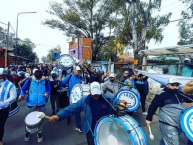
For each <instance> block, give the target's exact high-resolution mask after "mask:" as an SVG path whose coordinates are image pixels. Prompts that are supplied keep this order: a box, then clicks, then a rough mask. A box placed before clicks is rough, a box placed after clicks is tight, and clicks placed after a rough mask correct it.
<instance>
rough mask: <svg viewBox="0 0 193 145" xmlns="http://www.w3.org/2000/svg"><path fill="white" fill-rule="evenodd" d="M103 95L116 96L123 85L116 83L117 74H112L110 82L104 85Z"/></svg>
mask: <svg viewBox="0 0 193 145" xmlns="http://www.w3.org/2000/svg"><path fill="white" fill-rule="evenodd" d="M102 88H103V94H107V95H110V96H115V95H116V93H117V92H118V91H119V89H120V88H121V85H120V84H119V83H117V82H116V81H115V74H114V73H110V75H109V78H108V80H107V81H106V82H105V83H104V84H103V87H102Z"/></svg>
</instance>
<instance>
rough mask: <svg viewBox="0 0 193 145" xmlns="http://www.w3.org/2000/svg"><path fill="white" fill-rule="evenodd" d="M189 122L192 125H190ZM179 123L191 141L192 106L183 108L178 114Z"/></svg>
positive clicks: (192, 139)
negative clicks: (179, 114)
mask: <svg viewBox="0 0 193 145" xmlns="http://www.w3.org/2000/svg"><path fill="white" fill-rule="evenodd" d="M191 120H192V121H191ZM190 123H191V124H192V126H190ZM180 125H181V128H182V130H183V132H184V133H185V135H186V136H187V137H188V139H190V140H191V141H192V142H193V106H191V107H188V108H187V109H186V110H184V112H183V114H182V115H181V116H180Z"/></svg>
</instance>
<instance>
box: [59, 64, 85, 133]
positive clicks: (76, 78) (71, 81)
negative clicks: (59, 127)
mask: <svg viewBox="0 0 193 145" xmlns="http://www.w3.org/2000/svg"><path fill="white" fill-rule="evenodd" d="M80 71H81V69H80V67H79V66H76V67H75V69H74V71H72V72H71V73H70V74H69V75H67V76H66V77H65V78H64V79H63V80H62V81H61V77H60V81H61V83H60V86H68V91H67V96H68V98H69V97H70V93H71V91H72V88H73V87H74V85H75V84H84V79H83V78H82V77H81V76H80ZM69 100H70V99H69ZM68 103H69V101H68ZM70 118H71V117H69V118H68V119H67V125H70ZM75 121H76V128H75V130H77V131H79V132H81V133H82V129H81V116H80V112H77V113H75Z"/></svg>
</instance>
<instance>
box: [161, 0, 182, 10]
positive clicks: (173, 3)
mask: <svg viewBox="0 0 193 145" xmlns="http://www.w3.org/2000/svg"><path fill="white" fill-rule="evenodd" d="M176 2H177V3H178V2H179V1H175V2H173V3H170V4H168V5H166V6H164V7H162V8H161V9H164V8H166V7H168V6H170V5H172V4H174V3H176Z"/></svg>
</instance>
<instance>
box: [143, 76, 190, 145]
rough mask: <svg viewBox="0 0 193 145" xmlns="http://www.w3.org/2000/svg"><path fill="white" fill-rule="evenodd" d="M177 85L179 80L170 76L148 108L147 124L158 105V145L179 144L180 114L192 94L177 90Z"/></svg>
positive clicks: (149, 122)
mask: <svg viewBox="0 0 193 145" xmlns="http://www.w3.org/2000/svg"><path fill="white" fill-rule="evenodd" d="M179 85H180V81H179V80H178V79H177V78H175V77H172V78H170V79H169V80H168V82H167V86H166V87H165V88H164V89H163V91H162V92H160V93H159V94H157V95H155V98H154V99H153V100H152V102H151V104H150V106H149V109H148V115H147V117H146V124H147V126H149V125H150V124H151V122H152V119H153V115H154V114H155V112H156V110H157V108H158V107H159V122H160V130H161V133H162V139H161V141H160V145H169V144H173V145H179V135H180V134H181V132H182V131H181V127H180V116H181V114H182V111H183V110H184V108H185V102H186V103H191V102H192V99H193V95H187V94H184V93H183V92H182V91H179Z"/></svg>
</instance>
